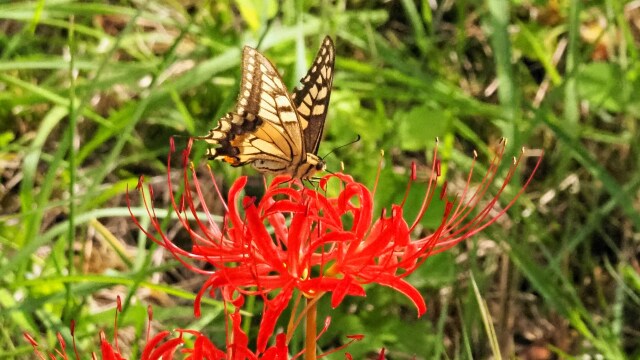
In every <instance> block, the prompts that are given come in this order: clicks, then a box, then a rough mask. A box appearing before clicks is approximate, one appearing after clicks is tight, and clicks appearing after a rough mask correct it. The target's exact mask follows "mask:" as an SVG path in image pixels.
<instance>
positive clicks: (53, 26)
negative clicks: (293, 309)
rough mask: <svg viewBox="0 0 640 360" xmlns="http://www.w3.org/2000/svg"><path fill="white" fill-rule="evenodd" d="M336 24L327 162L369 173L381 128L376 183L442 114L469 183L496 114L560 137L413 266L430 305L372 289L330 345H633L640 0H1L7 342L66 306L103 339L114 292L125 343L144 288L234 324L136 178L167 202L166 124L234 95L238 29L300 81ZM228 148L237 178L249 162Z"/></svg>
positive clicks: (240, 40)
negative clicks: (137, 220)
mask: <svg viewBox="0 0 640 360" xmlns="http://www.w3.org/2000/svg"><path fill="white" fill-rule="evenodd" d="M325 34H330V35H331V36H332V37H333V38H334V40H335V42H336V47H337V56H338V57H337V64H336V78H335V80H334V89H333V93H332V96H331V107H330V110H329V116H328V121H327V126H326V130H325V140H324V141H323V143H322V145H321V150H320V153H321V154H323V153H326V152H328V151H329V150H330V149H333V148H335V147H337V146H339V145H342V144H345V143H348V142H349V141H351V140H353V139H354V138H355V137H356V135H357V134H360V135H361V136H362V140H361V141H360V142H358V143H357V144H355V145H353V146H351V147H349V148H345V149H341V150H339V151H338V152H337V156H333V155H332V156H330V157H329V158H328V161H329V168H330V169H334V170H336V169H339V166H340V165H339V162H340V161H343V162H344V164H345V167H346V169H347V170H346V171H347V172H348V173H350V174H352V175H353V176H354V177H355V178H356V179H357V180H360V181H362V182H364V183H369V184H372V182H373V178H374V173H375V171H376V170H377V168H378V163H379V161H380V155H379V152H380V150H381V149H383V150H385V154H386V155H385V158H384V164H385V165H384V168H383V176H382V184H381V189H384V191H380V193H379V196H378V198H377V199H376V200H377V201H378V203H379V204H381V205H382V206H386V205H389V204H391V203H392V202H393V201H395V202H398V201H399V200H400V199H401V198H402V195H403V193H404V189H405V184H406V181H407V177H408V174H409V171H410V164H411V162H412V161H415V162H416V163H417V164H418V167H419V168H420V169H423V170H424V169H425V167H426V166H428V164H430V156H431V151H432V149H433V146H434V143H435V141H434V140H435V138H436V137H439V139H440V147H441V153H442V155H443V157H444V161H443V165H444V167H443V169H444V172H445V174H446V176H447V178H448V179H449V182H450V185H451V186H452V188H454V189H455V187H456V184H458V185H459V184H461V183H463V181H464V177H465V175H466V173H467V171H468V169H469V164H470V160H471V156H472V155H471V154H472V151H473V150H477V151H478V153H479V158H480V163H481V164H488V163H489V160H490V158H491V154H492V152H491V148H492V146H493V145H495V144H497V142H498V141H499V139H500V138H501V137H503V136H504V137H507V138H508V139H509V144H510V146H512V147H511V148H510V149H509V151H510V152H511V153H512V154H515V153H516V152H517V151H518V150H519V148H520V147H521V146H526V147H527V148H528V149H530V151H533V152H536V151H538V152H539V151H542V150H544V152H545V159H544V161H543V165H542V169H541V170H540V171H539V172H538V174H536V176H535V179H534V181H533V183H532V185H531V186H530V187H529V188H528V190H527V193H526V195H525V196H523V197H522V198H521V199H520V200H519V203H518V205H517V206H516V207H514V208H513V209H512V210H511V211H510V212H509V214H508V216H505V217H504V218H503V221H501V222H500V223H499V225H494V226H493V227H490V228H489V229H488V230H487V231H484V232H483V233H482V234H479V235H477V236H475V237H474V238H473V239H471V240H469V241H466V242H464V243H462V244H460V245H459V246H457V248H455V249H453V251H449V252H447V253H444V254H441V255H438V256H436V257H433V258H432V259H430V260H429V261H428V262H427V264H426V266H424V267H423V268H422V270H421V272H420V273H416V274H414V276H412V280H411V281H412V282H413V283H414V284H415V285H416V286H418V287H419V288H420V289H421V291H422V292H423V293H424V296H425V297H426V299H427V303H428V305H429V310H428V313H427V315H426V316H424V317H422V318H420V319H418V318H416V315H415V309H414V308H413V307H412V305H411V304H410V303H409V302H408V301H407V300H406V299H405V298H404V297H402V296H401V295H399V294H396V293H394V292H393V291H392V290H390V289H386V288H370V289H368V294H369V295H368V296H367V297H366V298H350V299H348V304H346V305H344V306H342V307H340V308H338V309H337V310H329V307H328V305H327V304H324V305H323V306H324V308H323V309H324V312H321V316H323V315H322V314H325V315H331V316H332V317H333V322H332V325H331V327H330V329H329V333H328V334H325V335H324V336H323V337H322V339H321V346H322V347H323V349H325V350H327V349H330V348H331V347H332V346H335V345H337V344H340V343H342V342H344V341H345V335H348V334H354V333H361V334H364V335H366V338H365V340H364V341H362V342H360V343H357V344H355V345H353V346H351V347H349V348H348V351H349V352H350V353H351V354H352V355H353V356H354V358H356V359H362V358H366V357H367V356H371V354H374V353H375V352H376V351H378V350H379V349H380V348H382V347H385V348H386V349H387V350H388V354H389V356H388V358H389V359H411V358H413V357H414V356H415V357H416V358H418V359H437V358H448V359H471V358H477V359H483V358H489V357H494V358H497V357H498V356H499V355H500V354H502V356H504V357H507V358H514V357H515V358H521V359H554V358H556V359H557V358H572V357H575V358H581V359H585V358H604V359H625V358H630V359H634V358H635V359H638V358H640V330H639V329H640V320H638V319H640V275H639V269H640V264H639V263H638V258H639V254H640V233H639V232H640V212H639V211H638V209H639V208H640V196H639V194H640V191H639V187H640V171H638V170H639V168H640V154H639V151H640V146H639V144H640V141H638V139H640V126H639V124H638V117H639V114H640V91H638V90H639V89H640V80H639V75H640V62H639V61H638V56H639V54H638V48H639V46H638V45H639V44H640V2H639V1H631V2H627V3H625V2H622V1H616V0H604V1H578V0H567V1H563V0H557V1H551V2H546V1H511V2H510V1H503V0H488V1H484V2H470V1H435V0H432V1H428V0H422V1H411V0H394V1H385V2H364V1H351V0H338V1H319V2H313V1H306V0H284V1H275V0H272V1H269V0H235V1H205V0H174V1H157V0H146V1H133V2H130V1H124V0H122V1H110V2H98V1H83V2H73V1H64V0H52V1H44V0H40V1H30V2H11V3H1V4H0V179H1V183H0V252H1V255H0V274H1V276H0V359H14V358H23V359H28V358H32V357H33V355H32V350H31V347H30V346H29V345H28V344H27V343H26V342H25V341H24V340H23V339H22V333H23V331H28V332H30V333H31V334H34V335H36V336H37V337H38V338H39V340H40V342H41V343H42V344H44V345H45V347H46V344H49V345H50V346H53V345H54V344H55V343H56V340H55V333H56V332H58V331H62V333H63V334H64V335H65V336H67V338H68V336H69V335H68V334H69V332H68V324H69V323H70V321H71V320H72V319H74V320H75V321H76V323H77V324H78V328H77V335H76V337H77V340H78V345H79V347H80V349H81V352H84V353H85V354H87V351H89V349H93V350H97V347H96V346H97V343H98V339H97V332H98V330H99V329H105V331H106V332H107V334H110V333H111V332H112V328H113V317H114V310H113V306H114V304H115V298H116V295H121V296H122V298H123V299H124V300H125V311H124V313H123V314H122V316H121V317H120V320H121V330H120V335H121V336H122V337H123V338H126V339H127V340H122V342H121V344H128V345H127V346H131V348H132V354H134V355H133V356H132V357H131V358H132V359H134V358H135V354H137V353H139V348H138V347H139V346H140V342H137V341H136V340H135V339H137V338H140V337H142V338H144V334H145V331H146V330H145V323H146V306H147V304H153V305H154V320H156V322H157V324H160V325H158V327H159V328H162V329H171V328H176V327H188V328H194V329H202V331H204V332H205V333H207V334H209V335H210V336H211V337H212V338H213V339H216V340H218V341H220V340H222V339H223V337H224V329H223V325H222V324H223V311H222V308H221V304H220V303H219V302H217V301H215V300H211V301H208V302H207V303H206V307H205V309H204V311H203V313H204V315H203V317H201V318H199V319H194V317H193V309H192V301H193V298H194V291H195V290H197V289H198V287H199V284H201V281H202V280H201V279H198V278H194V277H193V276H192V275H191V274H188V273H186V272H185V271H183V270H181V269H180V267H179V266H177V264H176V262H174V261H171V259H170V258H169V257H167V256H166V254H164V253H163V252H162V251H160V250H159V249H158V248H157V247H156V246H154V245H152V244H150V241H148V240H147V239H145V237H144V236H143V235H142V234H141V233H140V232H139V231H138V230H137V228H135V227H134V225H133V223H132V222H131V221H130V219H129V214H128V211H127V209H126V206H125V194H126V191H127V188H128V189H133V188H134V187H135V185H136V183H137V181H138V177H139V176H140V175H143V174H144V175H145V176H146V180H147V181H148V182H150V183H152V184H153V185H154V188H155V189H156V197H157V199H158V202H161V203H163V204H165V205H166V204H168V201H167V195H168V194H167V192H166V183H164V182H165V179H166V173H165V172H166V158H167V154H168V150H169V147H168V139H169V137H170V136H171V135H184V136H189V135H203V134H205V133H206V132H207V130H208V129H210V128H212V127H214V126H215V124H216V120H217V119H218V118H219V117H220V116H221V115H223V114H224V113H225V112H227V111H228V110H229V109H230V108H231V107H232V106H233V104H234V102H235V99H236V95H237V89H238V81H239V79H240V66H239V65H240V64H239V63H240V51H241V48H242V46H243V45H245V44H248V45H253V46H255V45H256V44H257V43H258V40H259V39H260V38H261V37H262V36H263V35H264V38H263V41H262V43H261V46H260V50H261V51H263V52H264V53H265V54H266V55H267V56H268V57H269V58H270V59H271V60H272V61H273V62H274V63H275V64H277V66H278V68H279V69H280V71H281V72H282V73H283V78H284V79H285V81H286V83H287V84H288V85H289V86H290V87H291V88H293V86H294V85H296V83H297V81H298V79H299V78H300V76H301V75H302V74H303V73H304V72H305V71H306V69H307V67H308V65H309V64H310V61H311V58H312V56H314V55H315V52H316V50H317V47H318V45H319V43H320V40H321V39H322V37H323V36H324V35H325ZM183 139H184V138H177V143H178V144H179V146H183V145H184V141H186V139H185V140H184V141H183ZM199 151H200V154H203V151H204V149H203V148H202V147H201V148H200V149H199ZM197 159H200V157H197V156H196V157H194V160H197ZM201 161H202V162H204V160H201ZM508 162H509V161H508V159H506V161H505V163H508ZM527 164H529V165H527ZM527 164H525V165H524V166H523V167H522V174H521V175H522V176H525V175H526V174H527V173H528V171H530V165H531V164H530V162H529V163H527ZM212 166H213V168H214V171H215V172H216V174H217V176H219V177H220V181H221V182H222V183H224V184H229V181H231V180H233V179H234V178H236V177H237V176H239V175H240V174H245V173H252V171H251V170H250V169H233V168H231V167H229V166H226V165H225V164H222V163H218V162H215V163H213V164H212ZM254 174H255V173H254ZM255 179H257V180H256V183H257V184H259V183H260V181H261V180H260V179H261V178H260V177H259V176H256V177H255ZM163 183H164V184H163ZM257 187H259V185H258V186H257ZM518 188H519V184H518V181H515V182H514V183H512V184H511V186H510V187H509V189H508V192H509V194H511V195H512V194H514V193H515V192H516V191H517V190H518ZM509 199H510V198H509V196H503V201H504V202H503V204H506V202H507V201H508V200H509ZM416 202H417V200H416ZM415 205H416V204H408V205H407V206H408V208H409V210H410V211H411V209H412V206H413V207H414V208H413V211H415ZM139 206H140V205H134V207H135V208H134V211H135V212H137V213H141V211H142V210H141V208H139ZM160 215H163V213H162V212H161V213H160ZM427 222H428V219H427ZM172 226H173V223H172V222H171V221H167V227H168V229H167V231H168V232H169V233H170V234H171V235H173V236H174V238H175V239H176V240H178V241H179V240H180V239H187V238H186V236H185V234H184V233H183V232H181V231H180V229H178V228H173V227H172ZM474 282H475V284H477V286H478V287H479V293H480V294H482V301H484V302H486V306H487V307H486V309H487V310H488V314H489V315H490V320H483V316H482V311H481V309H483V306H481V305H479V298H478V297H477V296H476V295H475V294H474V291H473V286H472V284H473V283H474ZM487 325H493V326H494V328H495V333H492V332H488V330H487V329H488V327H487ZM252 334H253V335H255V332H252ZM219 344H220V343H219ZM342 354H343V353H339V354H336V355H334V356H331V357H330V358H332V359H340V358H343V355H342ZM585 356H588V357H585Z"/></svg>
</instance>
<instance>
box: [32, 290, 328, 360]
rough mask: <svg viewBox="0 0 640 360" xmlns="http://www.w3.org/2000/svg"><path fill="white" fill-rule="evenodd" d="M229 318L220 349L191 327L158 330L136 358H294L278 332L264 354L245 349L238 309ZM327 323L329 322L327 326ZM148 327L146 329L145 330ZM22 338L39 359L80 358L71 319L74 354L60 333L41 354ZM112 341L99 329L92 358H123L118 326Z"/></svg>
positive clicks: (254, 359)
mask: <svg viewBox="0 0 640 360" xmlns="http://www.w3.org/2000/svg"><path fill="white" fill-rule="evenodd" d="M117 309H118V310H117V311H118V312H120V311H122V307H121V305H120V298H119V297H118V307H117ZM148 313H149V322H151V318H152V313H151V308H150V307H149V310H148ZM227 318H228V320H230V321H231V331H230V333H229V336H228V337H227V344H226V347H227V350H226V351H223V350H220V349H218V348H217V347H216V346H215V345H214V344H213V343H211V341H210V340H209V339H208V338H207V337H205V336H204V335H203V334H202V333H200V332H198V331H194V330H185V329H178V330H175V333H177V335H176V336H173V337H172V336H171V334H172V333H171V332H170V331H166V330H165V331H161V332H160V333H158V334H157V335H155V336H154V337H152V338H150V339H149V336H148V334H147V343H146V345H145V346H144V348H143V350H142V354H141V356H140V357H139V358H140V359H141V360H174V359H184V360H245V359H247V360H289V359H295V358H296V357H298V356H295V357H289V352H288V348H287V345H286V341H285V334H278V335H277V336H276V343H275V345H274V346H272V347H270V348H268V349H267V350H266V351H265V352H264V354H262V355H261V356H258V355H257V354H255V353H254V352H252V351H251V350H249V349H248V348H247V344H248V337H247V335H246V334H245V333H244V332H243V330H242V328H241V316H240V310H239V308H236V311H235V312H234V313H232V314H229V315H228V317H227ZM116 324H117V312H116ZM327 326H328V325H327ZM148 332H149V329H147V333H148ZM23 335H24V338H25V339H26V340H27V341H28V342H29V343H30V344H31V346H32V347H33V352H34V354H35V355H36V357H37V358H38V359H40V360H46V359H47V358H49V359H51V360H55V359H62V360H69V359H72V358H73V359H76V360H80V355H79V353H78V351H77V349H76V344H75V323H74V322H73V321H72V322H71V336H72V338H73V356H70V355H69V354H68V353H67V344H66V342H65V340H64V338H63V337H62V335H61V334H60V333H58V334H57V338H58V343H59V347H60V348H59V349H55V350H53V351H51V352H47V353H46V354H45V353H43V352H42V351H40V350H39V349H38V343H37V341H36V340H35V339H34V338H33V337H32V336H31V335H29V334H28V333H24V334H23ZM185 335H191V336H192V337H194V340H193V347H188V346H187V345H188V343H187V342H186V341H185ZM114 339H115V340H114V344H113V345H112V344H111V343H109V341H108V340H107V337H106V335H105V333H104V331H100V356H99V357H98V355H97V354H96V353H92V354H91V358H92V359H95V360H97V359H101V360H124V359H126V357H125V356H124V355H123V354H122V352H121V350H120V347H119V346H118V329H117V326H116V328H115V331H114Z"/></svg>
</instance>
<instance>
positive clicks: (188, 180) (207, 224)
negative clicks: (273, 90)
mask: <svg viewBox="0 0 640 360" xmlns="http://www.w3.org/2000/svg"><path fill="white" fill-rule="evenodd" d="M171 148H172V152H173V151H174V147H173V142H172V143H171ZM504 149H505V146H504V143H503V144H502V146H501V147H500V149H499V151H498V153H497V154H496V156H495V158H494V159H493V161H492V162H491V164H490V166H489V167H488V170H487V172H486V174H485V175H484V177H483V179H482V181H481V182H480V183H479V184H478V185H476V186H475V187H471V185H470V183H471V175H472V173H473V166H472V170H471V171H470V173H469V178H468V181H467V186H466V187H465V188H464V189H463V190H462V192H461V193H460V194H459V196H456V197H455V198H454V199H452V200H449V199H448V197H447V195H446V184H445V186H443V188H442V191H441V194H440V198H441V199H442V200H443V201H445V203H446V206H445V210H444V213H443V214H442V217H441V220H440V225H439V226H438V227H437V228H436V229H435V230H434V231H433V232H432V233H431V234H428V235H426V236H419V237H418V238H417V239H412V235H415V234H414V229H415V228H416V226H417V225H418V224H419V223H420V221H421V219H422V217H423V216H424V214H425V212H426V210H427V208H428V207H429V205H430V204H431V202H432V199H433V196H434V194H435V193H436V189H437V181H438V178H439V176H440V162H439V160H438V158H437V148H436V151H434V161H433V165H432V169H431V176H430V178H429V184H428V185H429V186H428V190H427V191H426V193H425V194H424V200H423V204H422V208H421V210H420V212H419V214H418V216H417V218H416V219H414V220H413V222H412V223H411V225H409V224H408V223H407V221H406V220H405V219H404V217H403V205H402V204H400V205H393V206H392V208H391V211H390V214H388V213H387V212H384V211H383V212H382V214H381V215H380V216H379V217H377V218H376V217H374V204H373V195H372V192H371V191H369V190H368V189H367V187H366V186H365V185H363V184H361V183H358V182H356V181H354V180H353V179H352V178H351V177H350V176H348V175H344V174H332V175H327V176H325V177H323V178H322V179H321V180H320V183H319V187H318V188H317V189H310V188H306V187H304V186H303V184H302V183H301V182H299V181H296V180H294V181H291V180H290V179H288V178H286V177H282V176H280V177H276V178H275V179H274V180H273V181H272V182H271V184H270V185H269V186H267V188H266V193H265V195H264V197H263V198H262V199H260V200H259V201H256V200H255V199H253V198H250V197H242V196H241V191H242V190H243V189H244V187H245V185H246V182H247V179H246V177H241V178H239V179H238V180H236V181H235V182H234V184H233V186H232V187H231V189H230V190H229V194H228V203H227V204H225V208H226V214H225V217H224V220H223V221H222V222H221V223H220V224H218V223H217V222H216V221H214V219H213V216H212V214H211V213H210V212H209V210H208V208H207V205H206V203H205V199H204V196H203V192H202V187H201V185H200V182H199V181H198V179H197V177H196V173H195V169H194V168H193V166H191V165H190V162H189V154H190V151H191V142H190V143H189V145H188V147H187V149H186V150H184V152H183V163H184V166H183V181H184V185H185V189H186V192H185V194H184V195H182V196H181V197H180V198H179V199H177V200H176V199H175V198H173V190H172V189H170V191H171V194H172V203H173V208H174V210H175V212H176V214H177V216H178V218H179V221H180V222H181V223H182V225H183V227H184V228H185V229H186V230H187V231H188V233H189V234H190V236H191V239H192V242H193V247H192V249H191V251H186V250H183V249H181V248H179V247H178V246H176V245H175V244H174V243H173V242H172V241H171V239H169V238H168V237H167V236H166V234H164V233H163V231H162V228H161V224H160V221H159V220H158V218H157V217H156V215H155V212H154V209H153V206H152V205H151V204H150V200H149V199H147V198H144V202H145V206H146V208H147V210H148V213H149V216H150V218H151V219H152V225H153V227H154V228H155V230H156V231H155V234H152V233H150V232H147V231H146V230H145V229H143V228H142V227H141V226H140V224H139V222H138V221H137V219H136V218H135V217H134V216H133V215H132V217H133V219H134V221H135V222H136V224H137V225H138V226H139V227H141V229H142V230H143V231H145V233H146V234H147V236H149V238H151V239H152V240H153V241H155V242H156V243H158V244H160V245H161V246H163V247H165V248H166V249H168V250H169V251H170V252H171V253H172V254H173V255H174V256H175V257H176V259H178V260H180V261H181V262H182V263H183V264H184V265H185V266H186V267H187V268H189V269H191V270H193V271H196V272H198V273H206V274H207V275H208V279H207V281H206V282H205V284H204V286H203V287H202V289H201V291H200V292H199V294H198V297H197V300H196V304H195V312H196V315H199V312H200V307H199V304H200V300H201V298H202V296H203V295H204V294H205V292H206V291H207V290H210V291H213V290H215V289H220V290H221V292H222V294H223V297H224V300H225V301H237V300H238V298H239V297H240V298H241V297H243V296H246V295H252V296H256V295H257V296H262V297H263V298H264V301H265V305H264V306H265V309H264V313H263V316H262V323H261V326H260V330H259V334H258V352H260V353H261V352H263V351H265V349H266V346H267V342H268V339H269V337H270V336H271V335H272V334H273V330H274V327H275V324H276V321H277V319H278V318H279V316H280V315H281V313H282V312H283V311H284V309H285V308H286V307H287V306H288V305H289V303H290V301H291V299H292V296H293V294H294V290H298V291H300V292H301V293H302V294H303V295H304V296H305V297H307V298H316V297H319V296H321V295H323V294H325V293H331V304H332V306H334V307H336V306H338V305H339V304H340V303H341V302H342V300H343V299H344V298H345V296H347V295H356V296H364V295H365V290H364V288H363V285H365V284H371V283H377V284H380V285H384V286H388V287H391V288H393V289H395V290H397V291H399V292H401V293H403V294H404V295H405V296H407V297H408V298H409V299H411V301H412V302H413V303H414V304H415V306H416V308H417V310H418V315H422V314H423V313H424V312H425V311H426V304H425V301H424V299H423V298H422V296H421V295H420V293H419V292H418V290H417V289H416V288H415V287H413V286H412V285H411V284H409V283H408V282H407V281H406V280H405V277H406V276H408V275H409V274H411V273H412V272H413V271H415V270H416V269H417V268H418V267H419V266H420V265H421V264H422V263H423V262H424V261H425V260H426V259H427V257H429V256H430V255H432V254H434V253H437V252H441V251H444V250H446V249H448V248H450V247H452V246H454V245H455V244H457V243H458V242H460V241H462V240H464V239H466V238H468V237H470V236H472V235H474V234H476V233H478V232H479V231H481V230H482V229H484V228H485V227H487V226H489V225H490V224H492V223H493V222H495V221H496V220H497V219H498V217H500V216H501V215H502V214H504V212H506V211H507V209H508V208H509V207H511V205H513V203H514V202H515V200H516V198H517V197H518V196H519V195H520V194H521V193H522V192H523V191H524V188H526V186H527V185H528V183H529V181H530V180H531V177H529V178H528V179H527V180H526V182H525V184H524V186H523V188H522V189H521V190H520V192H518V194H517V195H516V196H515V197H514V199H513V200H512V201H511V202H509V203H508V204H507V205H506V206H505V207H503V208H502V210H500V211H497V212H492V210H493V209H494V205H495V204H496V202H497V201H498V198H499V196H500V195H501V193H502V191H503V190H504V189H505V187H506V186H507V184H508V183H509V181H510V180H511V177H512V176H513V175H514V173H515V170H516V169H517V168H518V165H519V163H520V160H521V157H520V158H518V159H515V160H514V162H513V164H512V166H511V168H510V170H509V172H508V174H507V176H506V178H505V180H504V181H503V183H502V185H501V186H500V188H499V190H498V191H497V193H496V194H494V195H493V196H492V197H491V198H490V199H489V200H485V199H484V197H485V195H487V193H488V190H489V187H490V186H491V185H492V183H493V181H494V179H495V176H496V174H497V171H498V167H499V164H500V161H501V159H502V157H503V154H504ZM170 158H171V156H170ZM170 158H169V163H168V168H169V174H170V173H171V171H170V170H171V159H170ZM540 160H541V158H539V159H538V162H537V164H536V165H535V168H534V170H533V171H532V175H533V173H535V170H536V169H537V167H538V165H539V164H540ZM474 164H475V158H474ZM209 174H210V179H211V182H212V185H213V187H214V188H215V189H216V191H217V193H218V196H219V197H220V199H221V201H223V200H222V195H221V194H220V191H219V189H218V187H217V185H216V183H215V181H214V180H213V179H214V177H213V174H212V173H211V171H210V170H209ZM414 180H415V168H414V171H413V174H412V177H411V180H410V181H409V184H411V182H412V181H414ZM330 181H332V182H337V183H338V184H337V187H338V188H339V191H338V192H337V194H335V195H334V194H333V191H330V190H328V186H327V184H328V183H329V182H330ZM169 184H170V185H171V179H170V178H169ZM140 186H142V182H140ZM149 192H150V194H151V196H153V189H152V188H151V187H149ZM142 193H143V194H144V192H142ZM143 196H144V195H143ZM483 201H484V202H483ZM480 204H483V205H480ZM477 208H479V209H477ZM473 213H475V215H472V214H473ZM156 234H157V235H156ZM193 261H199V262H204V263H209V264H211V265H213V267H214V270H213V271H211V272H205V271H203V270H202V269H201V267H199V266H196V265H194V264H193Z"/></svg>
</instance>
